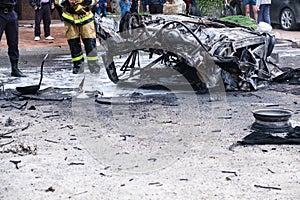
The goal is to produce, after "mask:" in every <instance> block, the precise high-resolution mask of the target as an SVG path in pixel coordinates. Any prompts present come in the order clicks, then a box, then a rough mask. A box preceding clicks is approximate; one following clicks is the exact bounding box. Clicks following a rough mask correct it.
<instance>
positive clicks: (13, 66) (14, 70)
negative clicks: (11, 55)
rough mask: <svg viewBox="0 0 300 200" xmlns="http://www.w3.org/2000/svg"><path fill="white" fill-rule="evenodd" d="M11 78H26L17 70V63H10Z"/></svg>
mask: <svg viewBox="0 0 300 200" xmlns="http://www.w3.org/2000/svg"><path fill="white" fill-rule="evenodd" d="M11 76H14V77H26V75H25V74H23V73H22V72H21V71H20V70H19V68H18V62H12V63H11Z"/></svg>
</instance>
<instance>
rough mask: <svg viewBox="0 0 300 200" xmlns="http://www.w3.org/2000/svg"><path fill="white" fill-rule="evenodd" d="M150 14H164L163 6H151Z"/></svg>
mask: <svg viewBox="0 0 300 200" xmlns="http://www.w3.org/2000/svg"><path fill="white" fill-rule="evenodd" d="M149 11H150V14H162V13H163V5H162V4H150V6H149Z"/></svg>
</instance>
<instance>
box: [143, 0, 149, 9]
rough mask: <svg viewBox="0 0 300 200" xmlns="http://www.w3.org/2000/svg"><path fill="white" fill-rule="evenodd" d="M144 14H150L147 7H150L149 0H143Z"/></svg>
mask: <svg viewBox="0 0 300 200" xmlns="http://www.w3.org/2000/svg"><path fill="white" fill-rule="evenodd" d="M142 5H143V12H149V10H148V9H147V5H149V0H142Z"/></svg>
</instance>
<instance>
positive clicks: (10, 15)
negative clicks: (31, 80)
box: [0, 0, 25, 77]
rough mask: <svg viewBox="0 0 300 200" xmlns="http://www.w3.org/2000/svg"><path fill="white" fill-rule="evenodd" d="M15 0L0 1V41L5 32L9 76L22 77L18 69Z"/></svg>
mask: <svg viewBox="0 0 300 200" xmlns="http://www.w3.org/2000/svg"><path fill="white" fill-rule="evenodd" d="M16 4H17V1H16V0H1V1H0V41H1V38H2V35H3V32H5V35H6V39H7V46H8V57H9V60H10V63H11V76H15V77H24V76H25V75H24V74H23V73H22V72H21V71H20V70H19V68H18V62H19V47H18V34H19V32H18V31H19V29H18V16H17V13H16V12H15V11H14V7H15V6H16Z"/></svg>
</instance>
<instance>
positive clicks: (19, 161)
mask: <svg viewBox="0 0 300 200" xmlns="http://www.w3.org/2000/svg"><path fill="white" fill-rule="evenodd" d="M9 162H11V163H13V164H15V166H16V169H19V166H18V164H19V163H21V160H10V161H9Z"/></svg>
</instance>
